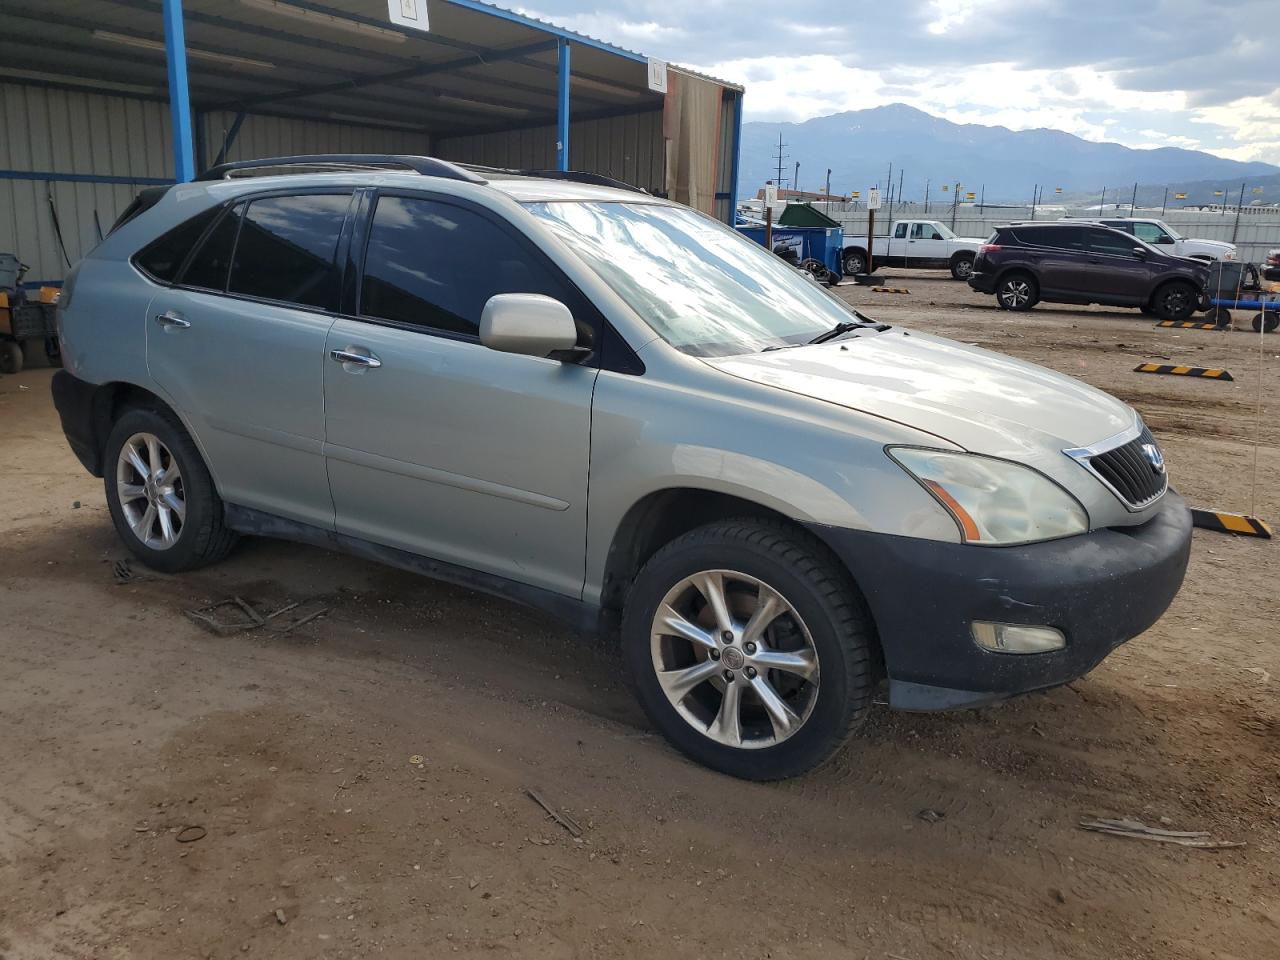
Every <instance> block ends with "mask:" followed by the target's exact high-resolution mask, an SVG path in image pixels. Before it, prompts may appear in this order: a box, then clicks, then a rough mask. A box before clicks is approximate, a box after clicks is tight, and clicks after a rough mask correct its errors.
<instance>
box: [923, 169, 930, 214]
mask: <svg viewBox="0 0 1280 960" xmlns="http://www.w3.org/2000/svg"><path fill="white" fill-rule="evenodd" d="M924 215H925V216H926V217H927V216H928V215H929V180H928V178H926V179H925V181H924Z"/></svg>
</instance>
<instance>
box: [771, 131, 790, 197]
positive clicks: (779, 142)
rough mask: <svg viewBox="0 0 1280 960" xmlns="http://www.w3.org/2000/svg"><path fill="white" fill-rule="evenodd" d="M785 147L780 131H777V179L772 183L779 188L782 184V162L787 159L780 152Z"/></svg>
mask: <svg viewBox="0 0 1280 960" xmlns="http://www.w3.org/2000/svg"><path fill="white" fill-rule="evenodd" d="M785 146H786V144H785V143H783V142H782V131H781V130H779V131H778V156H777V161H778V176H777V179H775V180H774V181H773V182H774V183H775V184H777V185H778V187H779V188H781V187H782V182H783V181H782V161H783V160H786V159H788V157H787V156H786V155H785V154H784V153H783V152H782V148H783V147H785Z"/></svg>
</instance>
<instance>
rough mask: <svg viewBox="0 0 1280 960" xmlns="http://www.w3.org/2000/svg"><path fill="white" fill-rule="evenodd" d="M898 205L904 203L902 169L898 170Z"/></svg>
mask: <svg viewBox="0 0 1280 960" xmlns="http://www.w3.org/2000/svg"><path fill="white" fill-rule="evenodd" d="M898 203H899V204H901V203H902V168H901V167H899V168H898Z"/></svg>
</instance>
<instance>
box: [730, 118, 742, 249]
mask: <svg viewBox="0 0 1280 960" xmlns="http://www.w3.org/2000/svg"><path fill="white" fill-rule="evenodd" d="M741 161H742V94H741V93H738V94H736V95H735V96H734V98H733V161H732V166H731V168H730V173H729V221H728V223H729V226H731V227H732V226H733V225H734V224H736V223H737V222H738V167H739V164H740V163H741Z"/></svg>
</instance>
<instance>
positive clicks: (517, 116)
mask: <svg viewBox="0 0 1280 960" xmlns="http://www.w3.org/2000/svg"><path fill="white" fill-rule="evenodd" d="M425 4H426V11H427V13H428V17H429V23H430V29H429V32H423V31H421V30H417V29H414V28H412V27H404V26H400V25H398V24H395V23H393V22H391V20H390V19H389V17H388V13H387V3H386V2H385V0H325V2H323V3H321V2H315V0H185V2H184V0H78V2H77V3H75V4H62V5H55V4H49V3H46V2H40V0H5V2H4V4H3V5H2V6H0V122H3V123H4V130H5V133H6V136H5V137H4V138H3V140H4V142H3V143H0V249H13V250H15V251H16V252H19V253H20V254H21V255H22V256H23V257H24V259H27V260H28V262H33V263H34V265H35V266H36V267H37V269H35V270H33V271H32V277H33V278H37V280H38V281H40V282H43V281H47V280H50V279H56V278H57V276H60V275H61V272H62V270H63V269H64V264H65V261H66V260H74V259H75V257H76V256H78V255H79V254H80V253H81V252H83V251H84V250H85V249H88V247H89V246H91V245H92V243H93V242H94V241H95V240H96V234H97V232H98V230H100V229H101V228H102V227H104V226H106V225H109V223H110V222H111V220H112V219H114V216H115V214H116V213H117V212H118V211H119V209H121V208H122V207H123V205H124V204H125V203H127V201H128V198H129V197H130V196H131V194H132V192H133V191H134V190H135V189H136V188H137V187H138V186H141V185H147V184H154V183H165V182H171V181H173V180H182V179H189V178H190V177H192V176H194V175H196V174H197V173H199V172H200V171H201V170H203V169H205V168H207V167H208V166H212V165H213V164H215V163H216V162H219V161H221V160H234V159H244V158H250V157H258V156H271V155H283V154H293V153H309V152H398V153H418V154H430V155H435V156H440V157H444V158H447V159H453V160H460V161H471V162H475V163H485V164H489V165H494V166H512V167H522V168H560V169H576V170H585V171H589V172H593V173H600V174H604V175H606V176H610V177H614V178H617V179H620V180H624V181H627V182H629V183H633V184H635V185H636V186H639V187H643V188H645V189H647V190H649V191H651V192H653V193H657V194H661V195H667V196H671V197H672V198H673V199H677V200H681V201H682V202H687V203H690V204H691V205H693V206H696V207H699V208H701V209H703V210H705V211H706V212H709V213H713V214H715V215H716V216H718V217H720V218H721V219H723V220H725V221H731V219H732V211H733V210H734V207H735V205H736V196H735V194H736V184H737V170H736V167H737V156H738V143H739V135H740V126H741V117H742V89H741V88H740V87H737V86H734V85H731V84H725V83H722V82H720V81H715V80H712V79H710V78H706V77H703V76H700V75H698V74H696V73H694V72H692V71H688V70H684V69H681V68H676V67H672V68H670V69H669V70H668V71H667V77H668V84H669V90H668V92H667V93H666V94H662V93H657V92H654V91H653V90H651V89H650V83H649V67H650V61H649V58H647V57H645V56H644V55H642V54H639V53H636V52H634V51H630V50H626V49H623V48H621V47H617V46H615V45H613V44H609V43H605V42H603V41H600V40H596V39H593V38H591V37H587V36H584V35H582V34H578V33H575V32H573V31H570V30H566V29H564V28H561V27H558V26H556V25H554V24H551V23H547V22H545V21H542V20H537V19H534V18H531V17H528V16H524V15H522V14H518V13H514V12H511V11H508V10H504V9H502V8H499V7H496V6H493V5H490V4H488V3H483V2H480V0H425ZM171 92H172V96H171V95H170V94H171ZM24 131H25V133H26V136H25V138H24ZM6 208H7V209H6ZM59 226H60V228H61V229H60V230H59V229H58V227H59ZM59 233H61V237H59V236H58V234H59ZM33 248H34V249H33ZM64 253H65V256H64Z"/></svg>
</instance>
